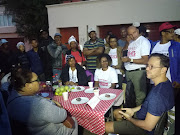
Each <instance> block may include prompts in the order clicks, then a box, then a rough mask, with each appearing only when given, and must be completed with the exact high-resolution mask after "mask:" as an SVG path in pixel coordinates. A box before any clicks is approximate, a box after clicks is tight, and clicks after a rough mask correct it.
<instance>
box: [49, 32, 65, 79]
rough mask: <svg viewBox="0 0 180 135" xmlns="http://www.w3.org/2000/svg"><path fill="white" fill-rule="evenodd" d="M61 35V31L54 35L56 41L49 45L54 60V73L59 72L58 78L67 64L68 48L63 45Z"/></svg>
mask: <svg viewBox="0 0 180 135" xmlns="http://www.w3.org/2000/svg"><path fill="white" fill-rule="evenodd" d="M61 37H62V36H61V34H60V33H56V34H55V35H54V41H53V42H52V43H51V44H50V45H48V47H47V49H48V52H49V54H50V55H51V56H52V57H53V60H52V72H53V75H55V74H57V75H58V78H60V75H61V72H62V67H63V66H64V64H65V55H66V51H67V50H68V49H67V47H66V46H65V45H62V43H61Z"/></svg>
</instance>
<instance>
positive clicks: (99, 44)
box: [83, 28, 104, 74]
mask: <svg viewBox="0 0 180 135" xmlns="http://www.w3.org/2000/svg"><path fill="white" fill-rule="evenodd" d="M88 33H89V37H90V40H89V41H86V42H85V44H84V48H83V54H84V56H86V62H87V64H86V67H87V69H88V70H90V71H91V72H92V73H93V74H94V72H95V70H96V58H97V56H99V55H100V54H102V53H103V52H104V41H103V40H102V39H100V38H97V36H96V31H95V29H94V28H89V29H88Z"/></svg>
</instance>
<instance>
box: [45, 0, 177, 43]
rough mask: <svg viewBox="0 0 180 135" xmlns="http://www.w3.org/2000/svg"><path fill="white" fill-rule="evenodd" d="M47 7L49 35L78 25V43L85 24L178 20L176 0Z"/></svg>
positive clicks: (116, 0)
mask: <svg viewBox="0 0 180 135" xmlns="http://www.w3.org/2000/svg"><path fill="white" fill-rule="evenodd" d="M47 8H48V17H49V32H50V35H51V36H53V35H54V33H55V32H56V31H57V28H64V27H78V28H79V42H80V44H84V42H85V41H86V40H87V39H88V35H87V26H88V27H96V28H97V26H101V25H114V24H129V23H133V22H137V21H138V22H141V23H145V22H165V21H180V0H94V1H82V2H73V3H67V4H57V5H49V6H47ZM97 32H98V30H97Z"/></svg>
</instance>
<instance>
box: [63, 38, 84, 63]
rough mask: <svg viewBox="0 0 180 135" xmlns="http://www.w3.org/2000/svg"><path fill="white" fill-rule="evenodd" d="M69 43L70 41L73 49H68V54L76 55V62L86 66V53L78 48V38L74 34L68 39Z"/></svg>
mask: <svg viewBox="0 0 180 135" xmlns="http://www.w3.org/2000/svg"><path fill="white" fill-rule="evenodd" d="M68 43H69V45H70V48H71V49H70V50H68V51H67V52H66V54H67V55H70V54H71V55H73V56H74V57H75V60H76V62H77V63H78V64H79V65H81V66H84V65H85V62H86V59H85V58H84V55H83V53H82V52H81V50H79V49H78V44H77V41H76V38H75V37H74V36H71V37H70V38H69V40H68Z"/></svg>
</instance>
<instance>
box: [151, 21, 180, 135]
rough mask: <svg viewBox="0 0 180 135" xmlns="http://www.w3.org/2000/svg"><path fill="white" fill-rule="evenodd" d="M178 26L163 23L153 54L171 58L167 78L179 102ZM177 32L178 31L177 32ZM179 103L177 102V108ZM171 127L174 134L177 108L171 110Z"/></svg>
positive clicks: (179, 46)
mask: <svg viewBox="0 0 180 135" xmlns="http://www.w3.org/2000/svg"><path fill="white" fill-rule="evenodd" d="M175 27H176V26H174V25H172V24H170V23H169V22H165V23H162V24H161V25H160V26H159V32H160V36H161V39H160V41H157V42H156V43H155V44H154V45H152V52H151V53H152V54H153V53H161V54H164V55H166V56H168V57H169V59H170V68H169V70H168V72H167V74H166V76H167V78H168V79H169V80H171V82H172V85H173V87H174V90H175V100H179V95H180V94H179V91H180V73H179V69H180V53H179V52H180V43H178V42H175V41H173V38H174V34H175V32H174V28H175ZM176 32H177V31H176ZM177 103H178V102H177V101H176V102H175V106H176V104H177ZM169 114H170V115H169V118H171V119H169V123H168V124H169V125H168V126H169V127H172V128H170V129H171V132H172V133H173V132H174V127H173V126H174V125H173V124H174V120H175V117H174V116H173V115H175V108H173V109H171V113H169ZM172 129H173V130H172Z"/></svg>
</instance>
